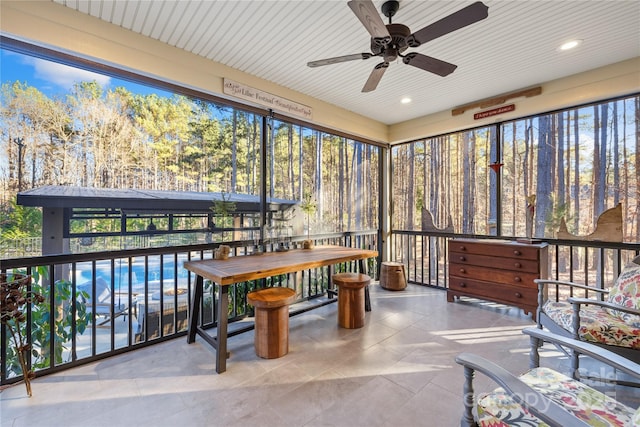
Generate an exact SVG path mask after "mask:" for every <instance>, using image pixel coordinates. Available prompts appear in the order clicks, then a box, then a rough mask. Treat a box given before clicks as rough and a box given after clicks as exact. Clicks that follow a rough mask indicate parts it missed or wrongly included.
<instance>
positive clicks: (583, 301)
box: [567, 297, 640, 316]
mask: <svg viewBox="0 0 640 427" xmlns="http://www.w3.org/2000/svg"><path fill="white" fill-rule="evenodd" d="M567 301H569V302H570V303H571V304H574V305H578V306H580V305H597V306H598V307H602V308H609V309H611V310H617V311H622V312H624V313H629V314H635V315H636V316H640V310H638V309H635V308H631V307H624V306H622V305H618V304H612V303H610V302H607V301H598V300H594V299H590V298H574V297H571V298H569V299H568V300H567Z"/></svg>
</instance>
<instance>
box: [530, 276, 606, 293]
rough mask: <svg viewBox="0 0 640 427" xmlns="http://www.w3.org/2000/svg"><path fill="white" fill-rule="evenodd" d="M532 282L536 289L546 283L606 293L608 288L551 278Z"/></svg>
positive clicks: (542, 287) (539, 288) (540, 289)
mask: <svg viewBox="0 0 640 427" xmlns="http://www.w3.org/2000/svg"><path fill="white" fill-rule="evenodd" d="M533 281H534V283H537V284H538V290H539V291H542V289H544V287H545V286H546V285H561V286H569V287H571V288H578V289H584V290H586V291H592V292H599V293H601V294H608V293H609V290H608V289H601V288H596V287H593V286H587V285H581V284H579V283H574V282H568V281H565V280H551V279H534V280H533Z"/></svg>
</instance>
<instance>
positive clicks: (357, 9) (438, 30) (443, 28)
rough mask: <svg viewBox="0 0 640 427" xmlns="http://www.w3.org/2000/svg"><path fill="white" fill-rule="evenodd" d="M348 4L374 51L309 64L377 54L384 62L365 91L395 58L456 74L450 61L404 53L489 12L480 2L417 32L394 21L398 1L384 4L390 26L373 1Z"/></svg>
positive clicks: (366, 90)
mask: <svg viewBox="0 0 640 427" xmlns="http://www.w3.org/2000/svg"><path fill="white" fill-rule="evenodd" d="M347 4H348V5H349V8H350V9H351V10H352V11H353V13H354V14H355V15H356V17H357V18H358V19H359V20H360V22H361V23H362V25H363V26H364V27H365V28H366V30H367V31H368V32H369V34H370V35H371V52H364V53H356V54H352V55H344V56H336V57H333V58H327V59H321V60H318V61H311V62H309V63H307V65H308V66H309V67H319V66H323V65H330V64H337V63H340V62H346V61H353V60H356V59H369V58H371V57H374V56H378V57H381V58H382V60H383V62H381V63H379V64H377V65H376V66H375V67H374V68H373V70H372V71H371V74H370V75H369V78H368V79H367V81H366V83H365V85H364V87H363V88H362V92H371V91H373V90H375V89H376V87H378V83H380V80H381V79H382V76H383V75H384V73H385V71H386V70H387V68H388V67H389V63H390V62H393V61H395V60H396V59H397V58H398V57H400V58H402V62H403V63H405V64H408V65H411V66H413V67H416V68H420V69H421V70H424V71H428V72H431V73H434V74H437V75H438V76H441V77H445V76H447V75H449V74H451V73H453V71H454V70H455V69H456V68H457V65H455V64H450V63H448V62H446V61H442V60H440V59H437V58H432V57H430V56H426V55H423V54H421V53H418V52H410V53H407V54H406V55H405V54H404V52H405V51H406V50H407V49H408V48H410V47H411V48H415V47H419V46H420V45H422V44H424V43H427V42H429V41H431V40H434V39H436V38H438V37H441V36H444V35H445V34H449V33H451V32H453V31H456V30H459V29H460V28H463V27H466V26H467V25H471V24H473V23H475V22H478V21H481V20H483V19H485V18H486V17H487V16H488V15H489V12H488V11H489V8H488V7H487V6H486V5H485V4H484V3H482V2H480V1H478V2H475V3H473V4H471V5H469V6H467V7H465V8H462V9H460V10H459V11H457V12H454V13H452V14H451V15H449V16H446V17H444V18H442V19H440V20H439V21H437V22H434V23H433V24H430V25H427V26H426V27H424V28H422V29H420V30H418V31H416V32H415V33H411V30H410V29H409V27H407V26H406V25H403V24H394V23H392V22H391V19H392V18H393V16H394V15H395V14H396V12H397V11H398V9H399V8H400V3H399V2H398V1H386V2H385V3H384V4H383V5H382V8H381V10H382V13H383V14H384V15H385V16H386V17H388V18H389V23H388V24H387V25H385V24H384V22H383V21H382V18H381V17H380V15H379V14H378V12H377V10H376V7H375V5H374V4H373V2H372V1H371V0H351V1H349V2H348V3H347Z"/></svg>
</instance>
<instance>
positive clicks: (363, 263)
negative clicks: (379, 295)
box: [358, 259, 371, 311]
mask: <svg viewBox="0 0 640 427" xmlns="http://www.w3.org/2000/svg"><path fill="white" fill-rule="evenodd" d="M358 264H359V268H360V273H363V274H367V260H366V259H361V260H359V261H358ZM364 311H371V297H370V296H369V286H365V287H364Z"/></svg>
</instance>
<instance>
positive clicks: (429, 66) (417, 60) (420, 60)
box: [402, 52, 458, 77]
mask: <svg viewBox="0 0 640 427" xmlns="http://www.w3.org/2000/svg"><path fill="white" fill-rule="evenodd" d="M402 61H403V62H404V63H405V64H409V65H413V66H414V67H417V68H420V69H422V70H425V71H429V72H431V73H434V74H437V75H439V76H442V77H444V76H448V75H449V74H451V73H453V71H454V70H455V69H456V68H458V66H457V65H454V64H450V63H448V62H445V61H442V60H440V59H436V58H432V57H430V56H427V55H423V54H421V53H417V52H412V53H409V54H407V55H405V56H404V57H403V58H402Z"/></svg>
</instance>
